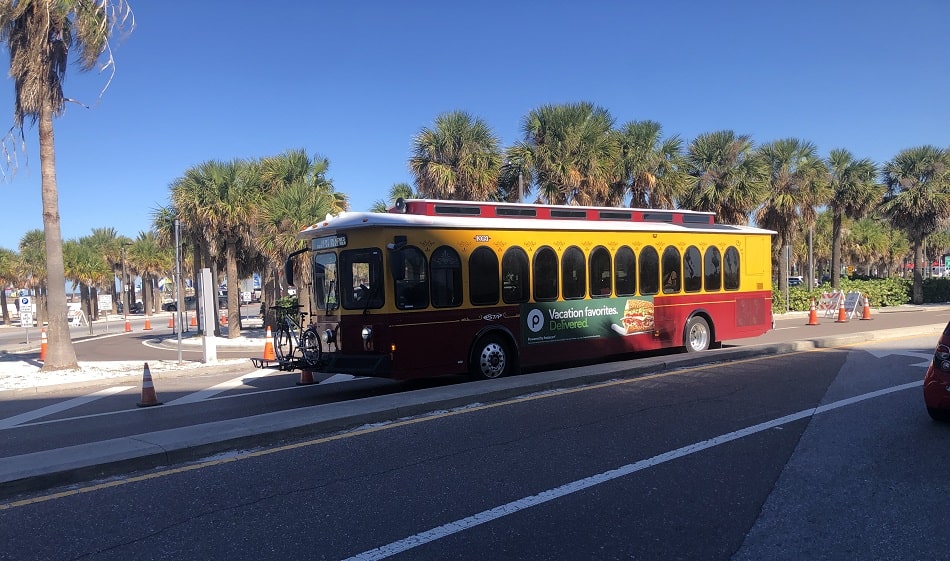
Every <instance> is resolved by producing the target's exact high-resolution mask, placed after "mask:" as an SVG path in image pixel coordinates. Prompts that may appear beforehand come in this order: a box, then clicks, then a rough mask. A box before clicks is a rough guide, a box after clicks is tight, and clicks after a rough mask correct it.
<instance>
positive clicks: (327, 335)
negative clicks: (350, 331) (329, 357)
mask: <svg viewBox="0 0 950 561" xmlns="http://www.w3.org/2000/svg"><path fill="white" fill-rule="evenodd" d="M323 342H324V343H326V344H327V345H329V344H330V343H336V333H334V332H333V330H332V329H327V330H326V331H324V332H323Z"/></svg>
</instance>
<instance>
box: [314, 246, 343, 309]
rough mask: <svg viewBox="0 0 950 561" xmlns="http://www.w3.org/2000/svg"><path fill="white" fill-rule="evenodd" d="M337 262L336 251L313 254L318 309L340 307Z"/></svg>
mask: <svg viewBox="0 0 950 561" xmlns="http://www.w3.org/2000/svg"><path fill="white" fill-rule="evenodd" d="M336 264H337V261H336V253H318V254H316V255H314V256H313V299H314V304H316V306H317V309H320V310H327V311H329V310H335V309H337V308H338V307H339V301H340V300H339V298H338V297H337V282H336V279H337V266H336Z"/></svg>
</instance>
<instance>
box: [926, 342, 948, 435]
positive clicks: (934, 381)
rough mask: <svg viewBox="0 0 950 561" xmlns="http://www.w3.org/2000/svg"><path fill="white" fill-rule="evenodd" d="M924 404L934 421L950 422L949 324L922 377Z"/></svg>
mask: <svg viewBox="0 0 950 561" xmlns="http://www.w3.org/2000/svg"><path fill="white" fill-rule="evenodd" d="M924 403H925V404H926V405H927V413H930V417H931V418H933V419H934V420H935V421H950V323H948V324H947V327H945V328H944V329H943V335H941V336H940V340H939V341H938V342H937V348H936V349H934V358H933V360H932V361H931V362H930V367H928V368H927V374H926V375H925V376H924Z"/></svg>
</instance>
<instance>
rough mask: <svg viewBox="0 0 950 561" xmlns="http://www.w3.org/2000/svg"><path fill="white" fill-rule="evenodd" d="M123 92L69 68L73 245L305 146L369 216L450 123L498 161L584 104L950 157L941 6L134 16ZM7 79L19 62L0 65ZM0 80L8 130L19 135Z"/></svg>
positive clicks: (0, 242) (845, 0) (30, 200)
mask: <svg viewBox="0 0 950 561" xmlns="http://www.w3.org/2000/svg"><path fill="white" fill-rule="evenodd" d="M130 3H131V5H132V8H133V10H134V11H135V18H136V28H135V30H134V31H133V32H132V33H131V35H129V36H128V37H126V38H124V39H122V40H121V41H120V42H119V43H118V44H117V45H116V47H115V49H114V56H115V59H116V64H117V72H116V75H115V77H114V79H113V81H112V83H111V85H110V86H109V88H108V89H107V90H106V91H105V93H104V95H103V96H102V98H101V100H99V101H98V102H97V98H98V94H99V91H100V90H101V88H102V87H103V86H104V85H105V83H106V80H107V78H108V75H107V74H97V73H95V72H91V73H87V74H79V73H78V72H76V69H75V68H71V69H70V70H71V74H70V75H69V76H68V77H67V80H66V83H65V93H66V95H67V97H69V98H73V99H76V100H77V101H80V102H82V103H84V104H85V105H87V106H89V108H88V109H87V108H84V107H81V106H80V105H77V104H70V105H69V106H68V107H67V109H66V113H65V115H63V116H62V117H61V118H59V119H57V120H56V122H55V133H56V157H57V162H56V163H57V174H58V184H59V193H60V214H61V217H62V226H63V236H64V238H66V239H74V238H79V237H81V236H85V235H87V234H89V233H90V232H91V230H92V229H93V228H98V227H113V228H115V229H116V230H117V231H118V232H119V233H120V234H124V235H127V236H130V237H133V238H134V237H135V236H136V235H137V234H138V232H139V231H143V230H147V229H149V228H150V225H151V217H152V212H153V210H154V209H155V208H157V207H158V206H161V205H166V204H167V202H168V186H169V185H170V184H171V183H172V182H173V181H174V180H175V179H176V178H178V177H180V176H182V175H183V174H184V172H185V170H187V169H188V168H189V167H192V166H194V165H197V164H199V163H201V162H203V161H206V160H211V159H217V160H231V159H234V158H257V157H262V156H270V155H275V154H279V153H281V152H284V151H286V150H288V149H300V148H303V149H305V150H306V151H307V153H308V154H310V155H320V156H325V157H327V158H328V159H329V160H330V168H329V173H328V176H329V178H330V179H331V180H332V181H333V183H334V186H335V189H336V190H337V191H339V192H343V193H346V194H347V195H348V196H349V198H350V203H351V208H352V209H353V210H367V209H368V208H369V207H370V206H371V205H372V203H373V202H374V201H376V200H380V199H384V198H385V196H386V194H387V192H388V190H389V188H390V187H391V186H392V185H393V184H395V183H399V182H411V176H410V174H409V172H408V167H407V160H408V158H409V154H410V149H411V143H412V138H413V136H414V135H416V134H417V133H418V132H419V131H420V129H421V128H422V127H426V126H431V125H432V123H433V121H434V119H435V117H436V116H437V115H438V114H439V113H442V112H446V111H453V110H463V111H466V112H468V113H470V114H471V115H473V116H475V117H479V118H481V119H483V120H485V121H486V122H487V123H488V124H489V126H491V127H492V129H493V130H494V132H495V133H496V134H497V136H498V137H499V139H500V141H501V144H502V146H508V145H511V144H513V143H514V142H515V141H517V140H519V139H520V138H521V135H522V133H521V122H522V119H523V117H524V116H525V115H526V114H527V113H528V112H529V111H530V110H532V109H534V108H537V107H539V106H541V105H546V104H558V103H570V102H578V101H589V102H592V103H594V104H596V105H599V106H602V107H604V108H606V109H608V110H609V111H610V113H611V114H612V115H613V117H614V118H615V119H616V123H617V126H620V125H621V124H623V123H626V122H628V121H632V120H644V119H651V120H655V121H658V122H659V123H661V124H662V125H663V131H664V134H665V135H674V134H675V135H679V136H680V137H682V138H683V139H684V140H686V141H687V142H688V141H689V140H691V139H693V138H695V137H696V136H697V135H699V134H702V133H704V132H712V131H716V130H721V129H732V130H735V131H736V132H737V133H741V134H750V135H752V137H753V139H754V140H755V141H756V142H757V143H764V142H769V141H772V140H776V139H780V138H787V137H797V138H802V139H805V140H808V141H811V142H813V143H815V145H816V146H817V147H818V150H819V152H820V153H821V154H823V155H827V154H828V152H829V151H830V150H831V149H833V148H847V149H849V150H851V151H852V152H853V153H854V154H855V155H856V156H858V157H867V158H870V159H872V160H874V161H876V162H879V163H882V162H885V161H887V160H889V159H891V158H892V157H893V156H894V155H896V154H897V153H898V152H899V151H900V150H903V149H905V148H910V147H913V146H919V145H923V144H933V145H936V146H939V147H948V146H950V41H948V40H947V31H946V30H947V25H948V23H950V2H947V1H946V0H907V1H904V2H895V1H893V0H838V1H833V2H828V1H825V0H799V1H795V2H763V1H761V0H721V1H715V2H710V1H705V0H696V1H688V0H665V1H663V2H647V1H638V0H628V1H604V0H589V1H587V2H565V1H557V0H552V1H546V2H540V1H539V2H517V1H514V2H512V1H507V2H501V1H496V0H481V1H479V2H469V3H464V2H444V1H442V2H434V1H430V0H417V1H414V2H398V1H379V0H369V1H363V2H322V1H313V2H310V1H303V0H297V1H291V0H269V1H268V2H253V3H252V2H233V1H224V0H202V1H200V2H195V1H193V0H162V1H155V0H130ZM0 60H3V65H2V67H3V68H4V70H7V69H8V68H9V55H8V53H7V51H6V49H5V48H4V49H3V51H2V53H0ZM12 114H13V82H12V81H11V80H9V79H7V80H5V81H4V82H3V83H0V131H4V130H6V129H7V128H9V127H10V126H12V123H13V118H12ZM36 136H37V131H36V128H35V127H32V126H30V127H28V128H27V129H26V139H27V142H26V146H25V148H26V151H25V158H24V155H23V154H21V155H20V165H19V169H18V170H17V172H16V174H15V175H13V176H12V177H8V178H7V180H6V181H5V182H3V183H0V197H2V200H4V201H6V204H5V205H3V207H4V210H3V215H4V219H3V221H2V223H3V227H2V228H0V247H6V248H9V249H16V248H17V245H18V243H19V240H20V238H21V237H22V236H23V234H24V233H25V232H26V231H27V230H30V229H33V228H42V216H41V210H40V163H39V150H38V147H37V143H36Z"/></svg>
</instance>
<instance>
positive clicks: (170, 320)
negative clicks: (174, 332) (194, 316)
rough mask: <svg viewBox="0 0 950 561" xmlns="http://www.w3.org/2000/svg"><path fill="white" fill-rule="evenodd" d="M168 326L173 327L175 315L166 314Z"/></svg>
mask: <svg viewBox="0 0 950 561" xmlns="http://www.w3.org/2000/svg"><path fill="white" fill-rule="evenodd" d="M168 328H169V329H175V316H174V314H172V315H170V316H168Z"/></svg>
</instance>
